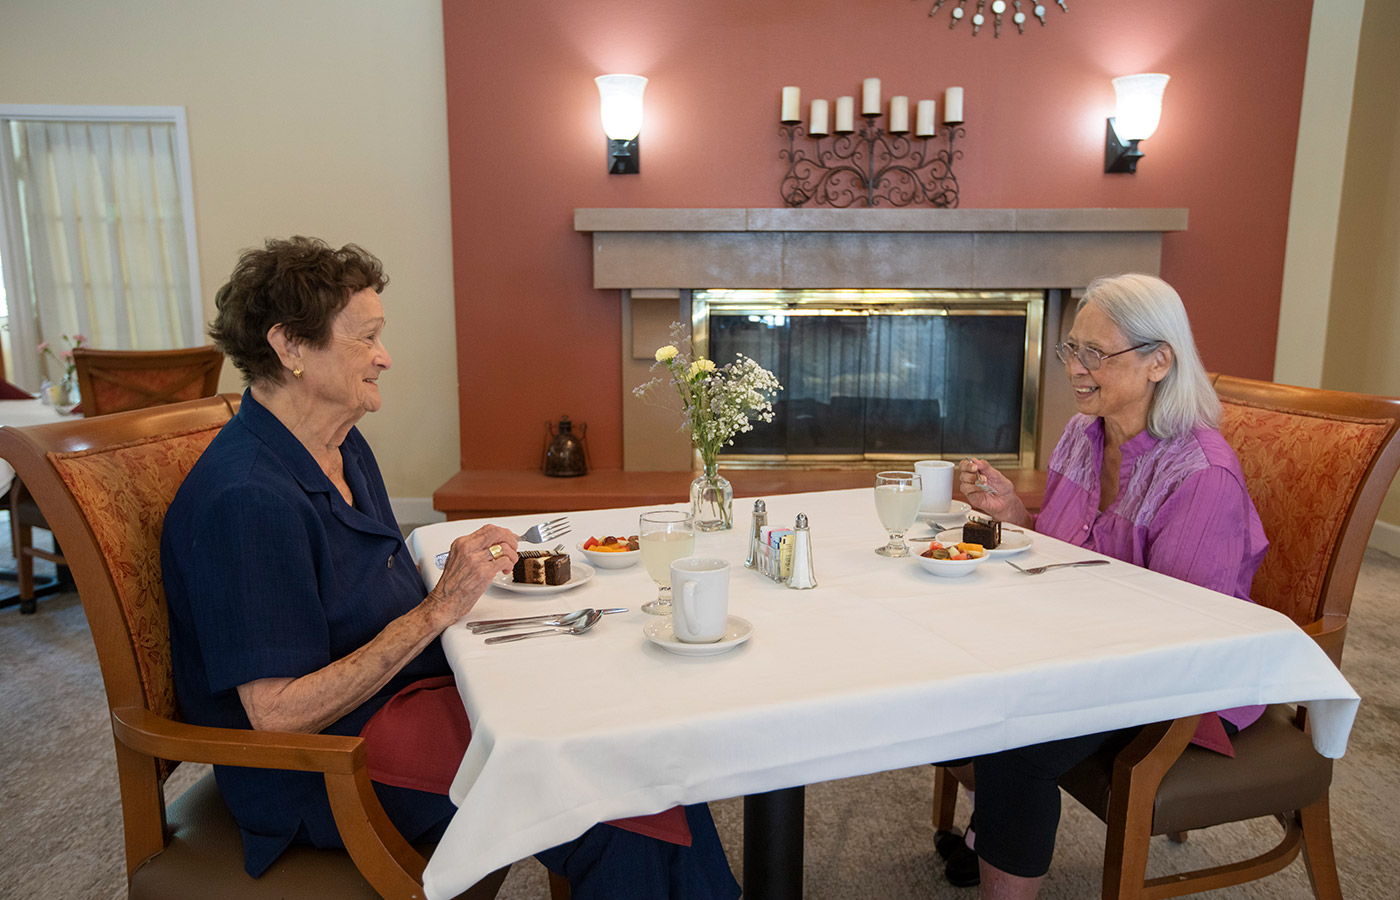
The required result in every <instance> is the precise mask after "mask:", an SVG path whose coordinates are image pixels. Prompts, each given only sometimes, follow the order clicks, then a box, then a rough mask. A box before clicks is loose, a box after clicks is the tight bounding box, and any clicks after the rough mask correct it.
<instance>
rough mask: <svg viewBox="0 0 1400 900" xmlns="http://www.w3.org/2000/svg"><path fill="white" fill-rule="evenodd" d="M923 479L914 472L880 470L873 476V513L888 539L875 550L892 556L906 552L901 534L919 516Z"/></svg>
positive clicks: (922, 496) (906, 554) (906, 547)
mask: <svg viewBox="0 0 1400 900" xmlns="http://www.w3.org/2000/svg"><path fill="white" fill-rule="evenodd" d="M923 499H924V487H923V482H922V480H921V479H920V478H919V475H918V473H916V472H881V473H880V474H878V475H876V476H875V512H876V513H877V514H878V515H879V516H880V524H881V525H883V526H885V530H886V531H888V532H889V533H890V542H889V543H888V544H886V545H885V546H883V547H881V548H879V549H878V550H876V551H875V552H876V553H878V554H880V555H881V556H889V557H892V558H897V557H903V556H908V555H909V545H908V544H906V543H904V534H905V532H907V531H908V530H909V529H910V528H912V527H913V526H914V520H915V519H917V518H918V517H919V505H920V504H921V503H922V502H923Z"/></svg>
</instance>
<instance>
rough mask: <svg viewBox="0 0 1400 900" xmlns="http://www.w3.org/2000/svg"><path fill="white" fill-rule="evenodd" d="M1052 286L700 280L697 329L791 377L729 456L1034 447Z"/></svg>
mask: <svg viewBox="0 0 1400 900" xmlns="http://www.w3.org/2000/svg"><path fill="white" fill-rule="evenodd" d="M1043 309H1044V297H1043V295H1042V294H1040V293H1031V292H985V291H849V290H842V291H836V290H831V291H748V290H745V291H737V290H727V291H721V290H711V291H695V292H693V294H692V297H691V313H692V319H693V323H692V324H693V327H694V334H695V335H696V336H697V338H699V339H700V341H701V342H702V348H703V349H704V350H705V352H706V355H708V356H709V357H710V358H711V359H714V360H716V361H717V362H719V363H721V364H723V363H725V362H727V361H729V360H731V359H733V358H734V354H736V353H742V354H744V355H745V356H748V357H752V358H753V359H754V360H756V361H757V362H758V363H759V364H760V365H762V366H764V367H765V368H767V369H769V370H771V371H772V372H773V373H774V374H776V375H777V376H778V379H779V381H781V382H782V384H783V386H784V390H783V391H782V392H781V393H780V394H779V395H778V397H777V400H776V401H775V402H774V404H773V406H774V412H775V418H774V421H773V422H772V423H767V424H765V423H757V424H756V425H755V426H754V430H753V431H751V432H748V433H746V434H741V435H738V436H736V437H735V439H734V446H733V447H732V448H730V449H729V450H727V451H726V453H725V461H726V463H728V464H730V465H734V464H750V465H793V466H801V465H813V464H825V463H840V464H851V465H860V464H865V463H870V462H897V461H904V460H912V459H924V458H939V457H947V458H958V457H962V456H968V455H976V456H981V457H987V458H990V459H992V460H994V461H996V462H998V463H1012V462H1015V463H1019V462H1021V461H1022V460H1024V459H1028V458H1033V456H1034V439H1035V434H1034V430H1035V427H1034V426H1035V421H1036V403H1037V397H1038V393H1039V372H1040V346H1041V319H1042V314H1043Z"/></svg>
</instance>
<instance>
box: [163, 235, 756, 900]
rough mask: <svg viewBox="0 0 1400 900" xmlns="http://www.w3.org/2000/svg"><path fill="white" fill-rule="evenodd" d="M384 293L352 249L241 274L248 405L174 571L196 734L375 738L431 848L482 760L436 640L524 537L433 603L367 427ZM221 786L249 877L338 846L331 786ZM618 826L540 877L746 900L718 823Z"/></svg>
mask: <svg viewBox="0 0 1400 900" xmlns="http://www.w3.org/2000/svg"><path fill="white" fill-rule="evenodd" d="M387 283H388V279H387V278H386V277H385V276H384V272H383V269H382V267H381V266H380V263H379V260H377V259H375V258H374V257H373V256H371V255H370V254H368V253H366V252H365V251H364V250H361V249H360V248H358V247H356V246H354V245H349V246H346V247H342V248H341V249H339V250H335V249H332V248H330V247H328V246H327V245H325V244H324V243H322V242H320V241H316V240H312V239H308V238H299V237H298V238H291V239H289V240H285V241H284V240H273V241H268V242H267V245H266V247H265V248H264V249H261V250H251V251H248V252H246V253H245V254H243V256H242V258H240V260H239V261H238V265H237V267H236V268H235V270H234V272H233V275H232V277H231V278H230V280H229V282H228V284H226V285H224V286H223V287H222V288H220V289H219V292H218V294H217V296H216V304H217V307H218V315H217V317H216V319H215V322H214V324H213V326H212V327H211V329H210V335H211V337H213V339H214V341H215V342H216V343H217V344H218V345H219V347H220V349H222V350H223V351H224V353H225V354H226V355H227V356H228V357H229V358H230V359H232V360H233V363H234V365H236V366H237V367H238V369H239V371H241V372H242V373H243V376H244V378H245V380H246V381H247V384H248V387H247V390H246V391H245V392H244V394H243V399H242V403H241V405H240V407H239V411H238V414H237V415H236V416H234V417H233V419H232V420H231V421H230V422H229V424H228V425H227V426H225V427H224V428H223V430H221V431H220V432H219V434H218V435H217V436H216V437H215V438H214V440H213V441H212V442H211V443H210V445H209V448H208V449H207V450H206V451H205V453H204V455H203V456H202V457H201V458H200V460H199V462H198V463H197V464H196V465H195V467H194V469H193V470H192V471H191V472H190V475H189V477H188V478H187V479H186V480H185V482H184V484H183V486H182V487H181V489H180V491H179V493H178V494H177V495H176V497H175V500H174V502H173V503H172V504H171V506H170V510H169V513H168V514H167V516H166V520H165V529H164V533H163V535H162V540H161V565H162V567H163V570H164V577H165V587H166V593H167V598H168V601H169V609H170V629H171V638H170V640H171V655H172V662H173V666H174V675H175V686H176V692H177V696H178V700H179V703H180V707H181V711H182V713H183V715H184V716H185V718H186V719H187V720H188V721H191V722H194V723H197V724H203V725H213V726H221V727H227V728H253V729H258V730H271V731H292V732H325V733H329V734H343V735H356V734H359V735H363V736H364V737H365V740H366V745H367V750H368V760H369V769H370V775H371V778H372V779H373V780H374V782H375V789H376V792H377V793H378V794H379V797H380V799H381V802H382V803H383V805H384V808H385V810H386V812H387V813H388V814H389V817H390V818H391V819H392V820H393V822H394V824H395V825H396V826H398V828H399V830H400V831H401V832H402V833H403V835H404V836H405V837H406V838H407V839H409V840H411V841H417V840H431V839H435V838H436V837H437V836H438V835H440V834H441V832H442V830H443V829H444V828H445V827H446V824H447V821H448V819H449V818H450V817H451V816H452V813H453V812H454V809H455V808H454V807H453V805H452V802H451V801H450V800H449V799H448V797H447V796H446V795H447V788H448V785H449V783H450V781H451V779H452V776H453V775H454V774H455V771H456V768H457V764H458V763H459V762H460V761H461V758H462V753H463V751H464V749H465V746H466V742H467V741H468V740H470V726H469V725H468V723H467V720H466V714H465V712H464V710H463V708H462V703H461V699H460V697H459V696H458V695H457V692H456V690H455V688H454V686H453V682H452V676H451V670H450V669H449V668H448V665H447V661H446V658H445V657H444V655H443V651H442V646H441V643H440V641H439V635H440V634H441V632H442V631H443V629H445V628H447V627H448V626H449V625H451V624H453V623H454V622H456V621H458V620H459V619H460V618H461V617H462V616H464V615H466V614H467V613H468V612H469V611H470V610H471V609H472V607H473V606H474V605H475V604H476V602H477V601H478V600H479V599H480V597H481V595H482V592H483V591H484V590H485V589H486V586H487V585H488V583H489V582H490V580H491V578H492V577H493V576H495V575H496V574H497V573H498V572H509V571H510V570H511V567H512V565H513V564H514V562H515V560H516V559H517V554H516V538H515V535H514V534H512V533H511V532H509V531H507V530H505V529H504V528H500V527H497V526H495V525H486V526H484V527H482V528H480V529H478V530H477V531H475V532H473V533H472V534H469V535H463V536H462V537H459V538H457V539H456V540H455V541H454V542H453V544H452V548H451V551H450V555H449V556H448V559H447V561H446V564H445V566H444V571H443V574H442V577H441V580H440V581H439V582H438V584H437V585H436V587H434V589H433V590H432V591H431V592H425V590H424V587H423V583H422V581H421V580H420V578H419V576H418V571H417V569H416V567H415V566H414V562H413V558H412V556H411V555H410V554H409V552H408V549H407V547H406V546H405V545H404V541H403V537H402V534H401V532H400V530H399V526H398V523H397V522H396V521H395V520H394V515H393V513H392V511H391V510H390V508H389V498H388V495H387V493H386V492H385V488H384V481H383V479H382V478H381V477H380V474H379V467H378V465H377V464H376V462H375V458H374V454H373V453H371V452H370V448H369V445H368V444H366V443H365V439H364V438H363V437H362V436H361V435H360V433H359V431H358V430H357V429H356V428H355V424H356V423H357V422H358V421H359V420H360V418H361V417H363V416H364V415H365V413H370V412H374V411H376V410H378V409H379V407H380V404H381V403H382V399H381V397H380V393H379V378H380V376H381V375H383V374H384V372H385V371H387V370H388V368H389V366H390V358H389V351H388V350H386V349H385V347H384V343H383V340H382V337H383V332H384V327H385V316H384V307H383V304H382V303H381V302H380V299H379V293H380V291H382V290H383V289H384V287H385V285H386V284H387ZM215 776H216V778H217V780H218V784H219V788H220V791H221V792H222V793H223V795H224V799H225V800H226V801H227V803H228V806H229V809H230V810H231V811H232V813H233V815H234V818H235V819H236V820H237V821H238V824H239V826H240V829H241V831H242V834H243V847H244V863H245V867H246V868H247V870H248V872H249V874H251V875H253V876H257V875H260V874H261V873H262V872H263V871H264V870H265V869H266V868H267V867H268V866H269V865H271V864H272V863H273V861H274V860H275V859H276V858H277V857H278V856H279V855H280V854H281V853H282V851H283V850H285V849H286V847H287V846H288V845H289V844H290V843H292V842H294V841H299V842H308V843H312V844H315V845H316V846H320V847H330V846H340V845H341V841H340V836H339V833H338V832H337V830H336V826H335V822H334V819H333V817H332V815H331V811H330V806H329V801H328V799H327V797H326V792H325V787H324V784H323V783H322V781H321V779H320V777H319V776H317V775H315V774H314V773H303V772H290V771H272V770H262V769H243V768H232V767H216V769H215ZM618 825H620V826H621V827H615V826H613V825H597V826H594V827H593V828H591V829H590V830H589V831H587V832H585V833H584V834H583V835H582V836H580V837H579V838H577V839H576V840H574V841H572V842H570V843H568V844H564V845H561V846H559V847H555V848H552V849H550V850H546V851H544V852H542V853H540V854H539V858H540V860H541V861H542V862H543V863H544V864H545V865H546V866H548V867H549V868H550V869H551V870H553V871H556V872H559V873H561V874H564V875H566V876H567V877H568V878H569V881H570V883H571V884H572V886H573V890H574V896H575V897H576V898H579V900H587V898H604V897H609V898H611V897H634V898H638V900H641V898H654V897H678V898H692V897H693V898H732V897H736V896H738V893H739V887H738V884H737V882H735V881H734V878H733V876H732V875H731V874H730V872H729V866H728V863H727V862H726V860H725V857H724V853H723V849H722V848H721V847H720V844H719V838H718V836H717V835H716V833H715V829H714V824H713V822H712V821H711V819H710V816H709V810H708V809H707V808H706V807H704V806H703V805H701V806H694V807H686V808H684V809H682V808H677V809H674V810H670V811H668V812H667V813H662V814H659V815H658V816H651V817H645V818H643V819H638V820H629V821H627V822H622V823H618ZM653 835H659V836H661V837H662V838H663V839H658V838H657V837H655V836H653Z"/></svg>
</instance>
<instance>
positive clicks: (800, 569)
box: [787, 513, 817, 591]
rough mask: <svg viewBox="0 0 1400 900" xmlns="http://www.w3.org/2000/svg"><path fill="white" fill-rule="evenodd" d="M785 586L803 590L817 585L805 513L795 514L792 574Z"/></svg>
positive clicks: (810, 538)
mask: <svg viewBox="0 0 1400 900" xmlns="http://www.w3.org/2000/svg"><path fill="white" fill-rule="evenodd" d="M787 586H788V587H790V588H792V589H793V590H796V591H805V590H807V589H809V588H814V587H816V586H817V573H816V571H815V569H814V568H813V566H812V532H811V531H809V530H808V528H807V515H806V513H798V514H797V525H796V526H795V528H794V531H793V545H792V574H791V575H789V576H788V580H787Z"/></svg>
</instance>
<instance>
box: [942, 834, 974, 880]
mask: <svg viewBox="0 0 1400 900" xmlns="http://www.w3.org/2000/svg"><path fill="white" fill-rule="evenodd" d="M947 859H948V864H947V865H946V866H944V867H943V877H944V878H946V879H948V883H949V884H951V885H953V886H954V887H976V886H977V885H979V884H981V883H982V872H981V869H980V867H979V866H978V863H977V851H976V850H973V849H972V848H970V847H968V846H967V844H965V843H964V842H963V841H962V840H961V839H959V840H958V843H957V846H956V847H953V849H952V853H951V854H950V855H949V856H948V857H947Z"/></svg>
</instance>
